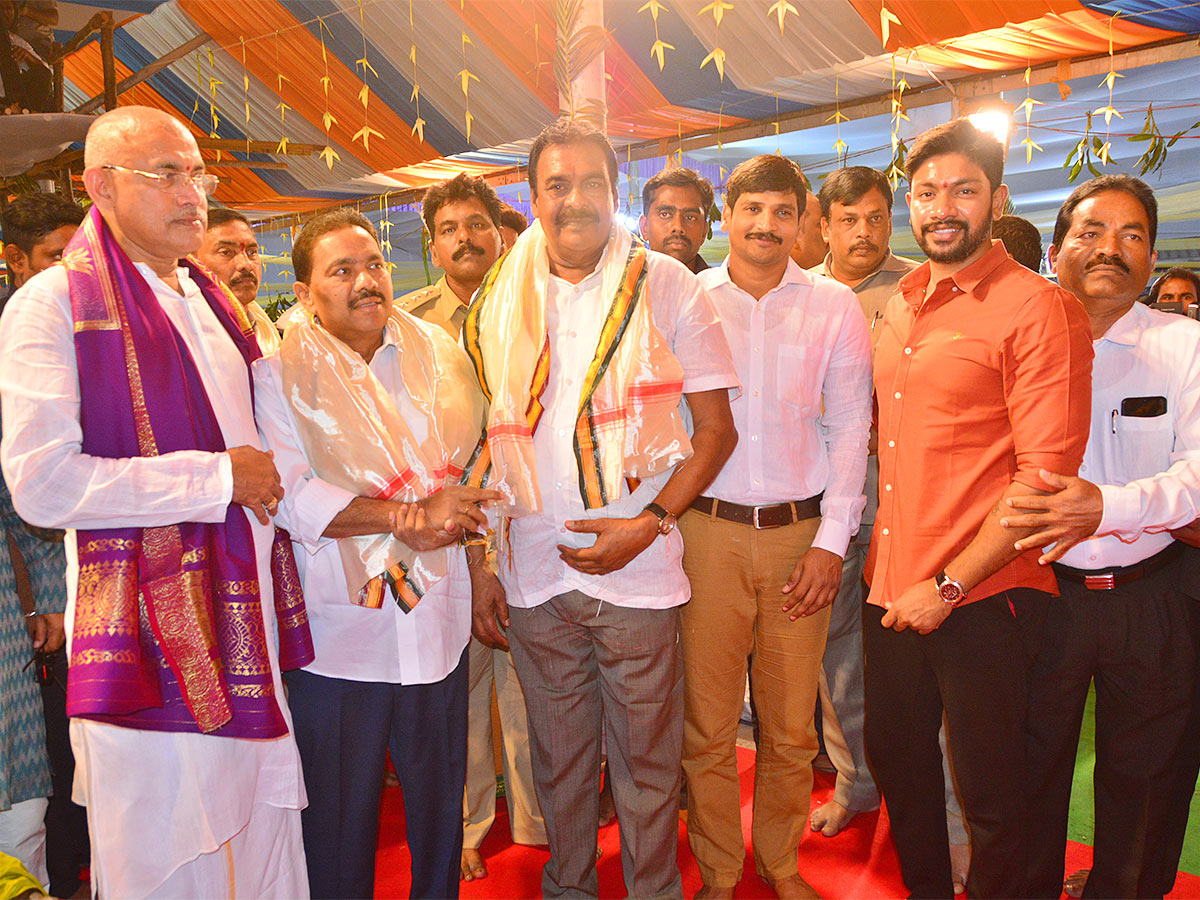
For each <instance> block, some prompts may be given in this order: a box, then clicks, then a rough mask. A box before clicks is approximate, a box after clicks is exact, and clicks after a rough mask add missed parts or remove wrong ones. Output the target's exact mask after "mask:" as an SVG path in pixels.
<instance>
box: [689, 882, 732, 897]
mask: <svg viewBox="0 0 1200 900" xmlns="http://www.w3.org/2000/svg"><path fill="white" fill-rule="evenodd" d="M708 898H712V900H733V888H731V887H713V886H712V885H711V884H706V885H704V887H702V888H700V890H698V891H696V900H708Z"/></svg>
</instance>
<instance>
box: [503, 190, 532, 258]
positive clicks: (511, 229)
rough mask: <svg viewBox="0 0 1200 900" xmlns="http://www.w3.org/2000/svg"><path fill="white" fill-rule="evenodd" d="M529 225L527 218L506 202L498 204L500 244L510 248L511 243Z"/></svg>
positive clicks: (506, 248)
mask: <svg viewBox="0 0 1200 900" xmlns="http://www.w3.org/2000/svg"><path fill="white" fill-rule="evenodd" d="M528 227H529V220H528V219H526V218H525V216H523V215H522V214H521V213H519V212H518V211H517V210H515V209H513V208H512V207H511V206H509V205H508V204H507V203H503V202H502V203H501V204H500V223H499V228H500V246H501V247H502V248H503V249H504V250H511V249H512V245H513V244H515V243H516V242H517V238H519V237H520V236H521V235H522V234H523V233H524V231H525V229H526V228H528Z"/></svg>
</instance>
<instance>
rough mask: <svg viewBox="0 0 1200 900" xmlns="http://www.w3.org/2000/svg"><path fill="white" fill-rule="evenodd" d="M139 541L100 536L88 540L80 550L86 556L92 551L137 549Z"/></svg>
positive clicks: (81, 554) (80, 553)
mask: <svg viewBox="0 0 1200 900" xmlns="http://www.w3.org/2000/svg"><path fill="white" fill-rule="evenodd" d="M137 545H138V542H137V541H135V540H126V539H125V538H99V539H98V540H94V541H88V542H87V543H86V544H84V545H83V546H82V547H81V548H80V550H79V555H80V556H86V555H88V554H91V553H104V552H107V551H110V550H136V549H137Z"/></svg>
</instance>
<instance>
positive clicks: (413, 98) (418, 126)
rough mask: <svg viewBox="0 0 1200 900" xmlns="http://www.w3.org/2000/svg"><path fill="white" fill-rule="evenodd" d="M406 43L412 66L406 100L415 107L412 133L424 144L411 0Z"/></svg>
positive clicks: (415, 34) (415, 36)
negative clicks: (409, 92)
mask: <svg viewBox="0 0 1200 900" xmlns="http://www.w3.org/2000/svg"><path fill="white" fill-rule="evenodd" d="M408 41H409V44H410V47H411V49H409V51H408V58H409V59H411V60H412V66H413V77H412V86H413V88H412V94H411V95H410V96H409V98H408V99H409V102H411V103H413V104H414V105H415V107H416V113H417V114H416V117H415V118H414V119H413V126H412V133H413V134H415V135H416V136H417V140H419V141H422V142H424V140H425V120H424V119H422V118H421V85H419V84H418V83H417V32H416V28H415V27H414V25H413V0H408Z"/></svg>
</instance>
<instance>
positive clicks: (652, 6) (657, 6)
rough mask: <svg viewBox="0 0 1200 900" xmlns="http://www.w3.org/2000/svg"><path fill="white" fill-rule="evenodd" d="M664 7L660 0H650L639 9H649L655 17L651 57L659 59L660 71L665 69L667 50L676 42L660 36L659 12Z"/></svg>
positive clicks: (672, 47) (643, 10)
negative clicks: (668, 41)
mask: <svg viewBox="0 0 1200 900" xmlns="http://www.w3.org/2000/svg"><path fill="white" fill-rule="evenodd" d="M664 9H666V7H665V6H663V5H662V4H661V3H659V2H658V0H650V2H649V3H647V4H646V5H645V6H643V7H642V8H641V9H639V10H638V12H639V13H644V12H646V10H649V11H650V17H651V18H652V19H654V43H653V44H651V45H650V58H651V59H656V60H658V71H660V72H661V71H662V70H663V66H664V65H665V64H666V57H665V54H666V52H667V51H668V50H674V49H675V45H674V44H668V43H667V42H666V41H664V40H663V39H662V38H660V37H659V36H658V14H659V13H660V12H662V11H663V10H664ZM700 68H704V66H701V67H700Z"/></svg>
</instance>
